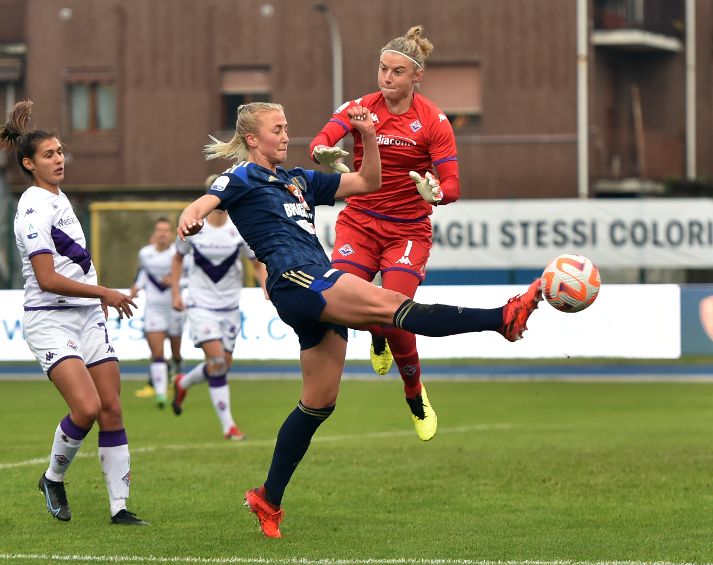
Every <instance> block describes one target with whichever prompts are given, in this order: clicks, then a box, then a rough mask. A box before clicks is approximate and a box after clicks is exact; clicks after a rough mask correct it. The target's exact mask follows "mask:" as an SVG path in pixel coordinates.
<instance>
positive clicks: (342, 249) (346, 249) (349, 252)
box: [337, 243, 354, 257]
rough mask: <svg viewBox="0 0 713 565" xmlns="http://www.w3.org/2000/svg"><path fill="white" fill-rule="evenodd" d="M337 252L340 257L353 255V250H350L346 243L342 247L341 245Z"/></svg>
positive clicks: (350, 247)
mask: <svg viewBox="0 0 713 565" xmlns="http://www.w3.org/2000/svg"><path fill="white" fill-rule="evenodd" d="M337 251H339V253H341V255H342V257H347V256H349V255H354V249H352V246H351V245H349V244H348V243H345V244H344V245H342V246H341V247H340V248H339V249H338V250H337Z"/></svg>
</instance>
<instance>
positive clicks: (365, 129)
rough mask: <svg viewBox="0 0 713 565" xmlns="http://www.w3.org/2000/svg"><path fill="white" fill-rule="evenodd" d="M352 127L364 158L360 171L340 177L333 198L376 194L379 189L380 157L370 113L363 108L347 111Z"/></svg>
mask: <svg viewBox="0 0 713 565" xmlns="http://www.w3.org/2000/svg"><path fill="white" fill-rule="evenodd" d="M348 113H349V117H350V121H351V123H352V126H353V127H354V128H355V129H356V130H357V131H358V132H359V133H360V134H361V139H362V142H363V144H364V158H363V159H362V162H361V169H359V172H356V173H345V174H343V175H342V176H341V179H340V182H339V188H338V189H337V192H336V194H335V198H346V197H347V196H354V195H357V194H367V193H369V192H376V191H377V190H379V188H380V187H381V157H380V155H379V145H378V144H377V143H376V130H375V129H374V122H372V121H371V112H370V111H369V109H368V108H365V107H363V106H354V107H353V108H349V110H348Z"/></svg>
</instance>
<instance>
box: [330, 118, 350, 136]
mask: <svg viewBox="0 0 713 565" xmlns="http://www.w3.org/2000/svg"><path fill="white" fill-rule="evenodd" d="M329 121H330V122H334V123H335V124H339V125H340V126H342V127H343V128H344V131H346V132H347V133H348V132H349V131H351V129H352V128H351V127H349V126H348V125H347V124H345V123H344V122H343V121H342V120H338V119H337V118H332V119H331V120H329Z"/></svg>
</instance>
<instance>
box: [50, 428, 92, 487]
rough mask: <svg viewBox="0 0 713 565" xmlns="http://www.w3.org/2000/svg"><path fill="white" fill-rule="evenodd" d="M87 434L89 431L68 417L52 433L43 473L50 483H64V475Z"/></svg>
mask: <svg viewBox="0 0 713 565" xmlns="http://www.w3.org/2000/svg"><path fill="white" fill-rule="evenodd" d="M87 433H89V430H84V429H82V428H80V427H79V426H77V425H76V424H75V423H74V422H72V420H71V419H70V418H69V415H67V416H65V417H64V419H63V420H62V421H61V422H60V423H59V424H58V425H57V429H56V430H55V432H54V441H53V442H52V451H51V452H50V463H49V467H47V471H45V477H47V478H48V479H49V480H50V481H55V482H62V481H64V474H65V473H66V472H67V469H68V468H69V465H70V463H72V460H73V459H74V456H75V455H76V454H77V451H79V448H80V447H81V446H82V441H84V438H85V437H86V435H87Z"/></svg>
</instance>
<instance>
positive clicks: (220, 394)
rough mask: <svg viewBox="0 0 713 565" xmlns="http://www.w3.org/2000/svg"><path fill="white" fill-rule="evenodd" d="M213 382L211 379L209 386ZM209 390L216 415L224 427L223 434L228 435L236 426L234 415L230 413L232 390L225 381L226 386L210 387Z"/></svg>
mask: <svg viewBox="0 0 713 565" xmlns="http://www.w3.org/2000/svg"><path fill="white" fill-rule="evenodd" d="M211 380H213V379H209V382H208V384H209V385H210V384H211V383H210V381H211ZM223 381H225V377H223ZM208 390H209V391H210V399H211V401H212V402H213V408H214V409H215V413H216V414H217V415H218V419H219V420H220V424H221V425H222V426H223V433H226V432H227V431H228V430H229V429H230V428H232V427H233V426H234V425H235V420H233V414H232V412H231V411H230V388H228V383H227V381H225V384H222V385H219V386H209V388H208Z"/></svg>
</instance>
